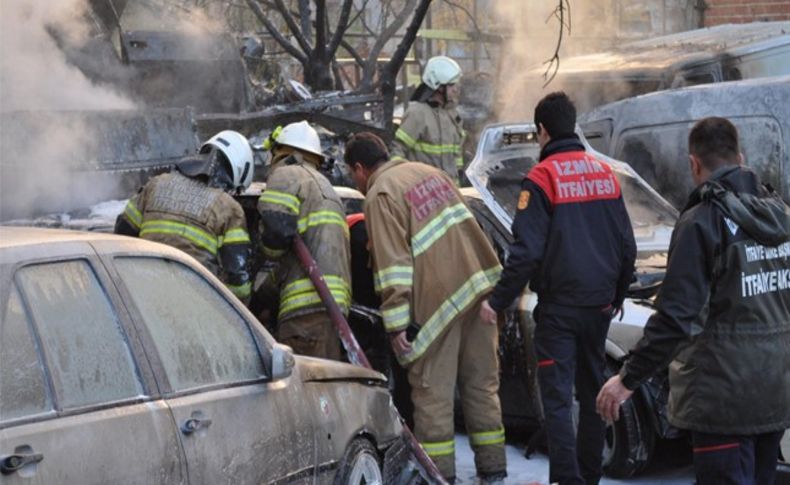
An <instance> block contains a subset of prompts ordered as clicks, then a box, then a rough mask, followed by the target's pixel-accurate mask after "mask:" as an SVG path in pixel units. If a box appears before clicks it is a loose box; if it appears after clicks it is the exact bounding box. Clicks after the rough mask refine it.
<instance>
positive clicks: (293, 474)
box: [113, 256, 315, 485]
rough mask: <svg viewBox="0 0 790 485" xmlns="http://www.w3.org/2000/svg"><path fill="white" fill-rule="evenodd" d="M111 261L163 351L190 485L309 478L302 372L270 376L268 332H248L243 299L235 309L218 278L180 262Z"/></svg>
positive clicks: (162, 376) (161, 364)
mask: <svg viewBox="0 0 790 485" xmlns="http://www.w3.org/2000/svg"><path fill="white" fill-rule="evenodd" d="M113 264H114V266H115V269H116V271H117V272H118V275H119V278H120V281H122V282H123V286H124V288H125V289H124V291H125V292H126V293H127V294H128V299H129V301H131V302H132V303H133V306H134V308H135V311H136V313H137V319H138V321H139V325H138V327H142V328H143V329H144V330H141V333H145V334H146V336H145V339H146V340H147V341H148V342H149V343H150V345H147V347H151V348H152V349H154V350H155V352H156V359H157V360H158V363H157V364H155V367H156V372H157V375H158V378H159V380H160V382H161V383H162V384H163V385H164V386H165V387H166V389H167V391H166V392H167V402H168V404H169V406H170V408H171V410H172V413H173V416H174V418H175V421H176V423H177V425H178V426H179V428H180V430H181V440H182V443H183V447H184V450H185V454H186V458H187V462H188V464H189V465H188V469H189V481H190V483H191V484H193V485H195V484H212V485H215V484H222V483H233V484H243V483H255V484H258V483H269V482H273V481H276V480H283V479H288V480H289V481H299V479H304V480H306V479H308V478H309V477H310V476H312V474H313V473H314V465H315V447H314V441H313V429H312V422H311V420H310V419H309V417H308V415H307V414H306V413H307V403H305V402H304V395H303V393H302V392H301V389H302V387H301V386H302V384H301V381H300V380H299V378H298V376H296V375H293V376H291V377H288V378H285V379H283V380H279V381H276V382H272V381H271V380H270V379H269V378H268V373H269V369H266V366H265V365H264V359H263V358H262V357H263V356H266V355H268V352H269V347H270V345H271V343H272V341H271V340H270V339H267V338H264V337H263V335H262V334H258V337H259V338H256V335H255V332H258V331H261V332H262V331H263V330H262V329H260V328H254V327H253V326H251V320H248V319H247V317H246V316H243V313H246V312H240V311H239V310H240V308H239V307H236V305H235V303H238V301H236V302H235V303H231V300H229V299H228V298H226V296H225V294H224V293H223V291H220V290H219V288H218V287H217V286H215V284H216V283H218V282H216V280H214V279H213V278H206V277H205V276H204V275H203V274H201V272H200V271H196V270H195V269H193V268H191V267H189V266H188V265H186V264H184V263H181V262H178V261H174V260H170V259H163V258H153V257H132V256H128V257H120V256H119V257H116V258H115V259H114V263H113ZM210 280H211V281H210ZM252 325H255V326H258V327H259V326H260V324H258V323H257V322H255V323H253V324H252Z"/></svg>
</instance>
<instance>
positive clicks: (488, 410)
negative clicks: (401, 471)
mask: <svg viewBox="0 0 790 485" xmlns="http://www.w3.org/2000/svg"><path fill="white" fill-rule="evenodd" d="M479 310H480V303H479V302H478V303H477V304H474V305H472V306H471V307H470V308H469V309H467V311H466V312H464V313H462V314H461V315H459V316H458V317H457V318H456V319H455V321H453V322H451V323H450V325H448V328H447V330H446V331H445V332H444V333H443V334H442V335H440V336H439V337H438V338H437V339H436V340H435V341H434V342H433V343H432V344H431V346H430V347H429V348H428V350H427V351H426V352H425V354H424V355H423V356H422V357H421V358H419V359H418V360H416V361H415V362H414V363H413V364H411V365H410V366H409V368H408V371H409V383H410V384H411V386H412V401H413V402H414V425H415V435H416V436H417V440H418V441H419V442H420V444H421V445H422V446H423V448H424V449H425V451H426V452H427V453H428V455H429V456H430V457H431V459H433V461H434V462H435V463H436V466H437V467H438V468H439V471H441V473H442V475H443V476H444V477H445V478H447V479H450V478H453V477H455V429H454V421H453V401H454V396H455V388H456V384H457V386H458V390H459V392H460V395H461V404H462V408H463V413H464V421H465V424H466V431H467V433H468V435H469V443H470V444H471V445H472V450H473V451H474V454H475V467H476V469H477V474H478V476H488V475H493V474H499V473H503V472H505V469H506V463H505V430H504V428H503V427H502V410H501V407H500V404H499V396H498V394H497V393H498V391H499V362H498V357H497V346H498V338H499V335H498V329H497V327H496V326H495V325H488V324H485V323H483V322H482V321H480V319H479V318H478V314H479ZM451 483H452V482H451Z"/></svg>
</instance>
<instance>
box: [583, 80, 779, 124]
mask: <svg viewBox="0 0 790 485" xmlns="http://www.w3.org/2000/svg"><path fill="white" fill-rule="evenodd" d="M788 96H790V75H786V76H776V77H767V78H758V79H747V80H743V81H728V82H724V83H712V84H701V85H697V86H689V87H684V88H678V89H669V90H665V91H657V92H655V93H648V94H643V95H641V96H636V97H633V98H628V99H623V100H620V101H615V102H614V103H609V104H606V105H603V106H599V107H597V108H595V109H593V110H592V111H589V112H588V113H584V114H582V115H580V116H579V123H580V124H581V125H584V124H586V123H591V122H594V121H597V120H603V119H612V120H613V121H614V125H616V126H623V127H630V126H652V125H658V124H662V123H673V122H681V121H691V120H696V119H701V118H704V117H706V116H714V115H715V116H724V117H733V116H760V115H766V114H775V115H776V118H777V119H779V120H787V119H790V105H788V103H787V102H786V100H787V98H788ZM646 110H649V114H647V112H646Z"/></svg>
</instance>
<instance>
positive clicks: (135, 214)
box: [123, 199, 143, 229]
mask: <svg viewBox="0 0 790 485" xmlns="http://www.w3.org/2000/svg"><path fill="white" fill-rule="evenodd" d="M123 213H124V215H126V218H127V219H129V222H131V223H132V225H133V226H134V227H135V229H140V225H141V224H142V223H143V215H142V214H141V213H140V209H138V208H137V206H136V205H134V202H132V201H131V199H130V200H129V202H127V203H126V208H125V209H124V210H123Z"/></svg>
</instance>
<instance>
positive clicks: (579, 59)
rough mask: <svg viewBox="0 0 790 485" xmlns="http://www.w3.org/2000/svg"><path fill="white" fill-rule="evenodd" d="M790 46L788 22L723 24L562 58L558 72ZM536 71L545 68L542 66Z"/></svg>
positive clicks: (654, 67)
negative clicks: (603, 50)
mask: <svg viewBox="0 0 790 485" xmlns="http://www.w3.org/2000/svg"><path fill="white" fill-rule="evenodd" d="M781 45H790V22H754V23H750V24H726V25H717V26H715V27H707V28H704V29H697V30H691V31H688V32H680V33H677V34H672V35H666V36H662V37H655V38H652V39H646V40H641V41H637V42H631V43H628V44H624V45H622V46H620V47H618V48H615V49H612V50H609V51H605V52H599V53H594V54H587V55H580V56H575V57H569V58H566V59H563V60H562V68H561V69H560V74H562V75H571V76H577V75H580V74H584V73H593V72H599V73H600V74H602V75H603V76H607V77H612V71H614V72H620V73H624V74H627V73H628V72H633V73H637V72H639V73H644V72H650V71H656V72H662V71H664V70H665V69H667V68H668V67H670V66H673V65H677V64H686V63H694V62H705V61H709V60H713V59H714V57H715V56H719V55H722V54H724V53H728V54H731V55H743V54H747V53H749V52H752V51H760V50H763V49H767V48H770V47H774V46H781ZM537 70H541V72H542V70H545V69H544V68H543V67H539V68H536V71H537Z"/></svg>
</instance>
